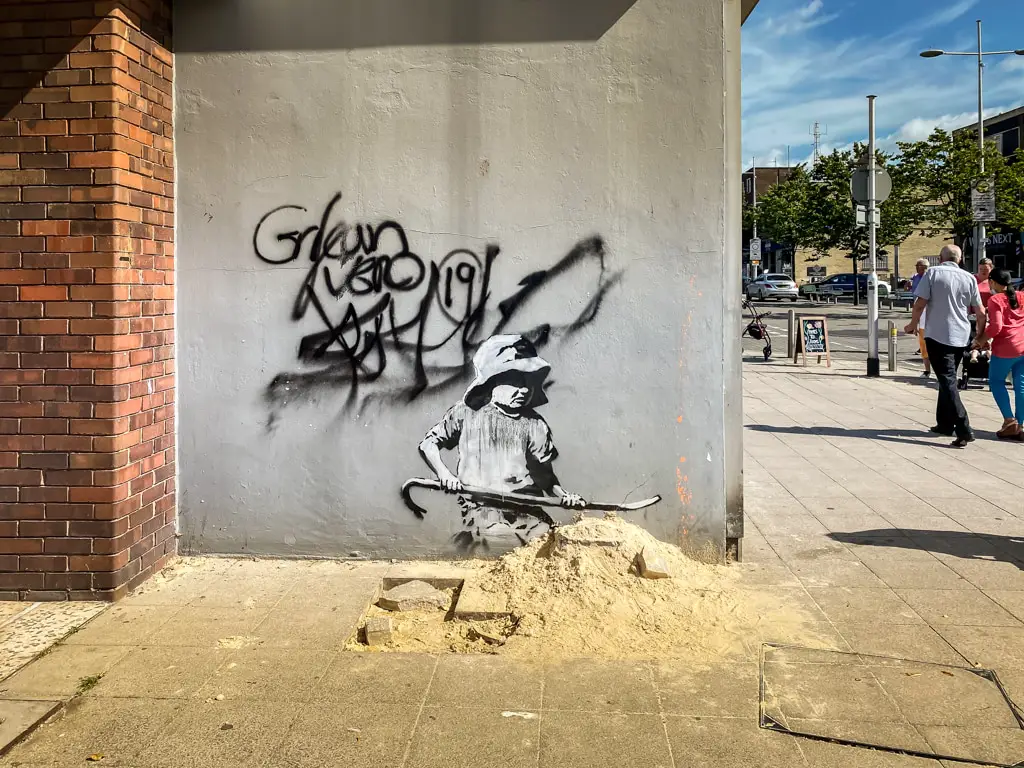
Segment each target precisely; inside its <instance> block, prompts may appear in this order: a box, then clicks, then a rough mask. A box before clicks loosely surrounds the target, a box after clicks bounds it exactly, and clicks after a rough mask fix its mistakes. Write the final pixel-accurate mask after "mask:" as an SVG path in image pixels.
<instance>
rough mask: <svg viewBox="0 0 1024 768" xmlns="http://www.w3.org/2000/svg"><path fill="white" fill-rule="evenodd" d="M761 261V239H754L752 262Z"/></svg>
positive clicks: (752, 242)
mask: <svg viewBox="0 0 1024 768" xmlns="http://www.w3.org/2000/svg"><path fill="white" fill-rule="evenodd" d="M755 259H756V260H758V261H760V260H761V238H759V237H752V238H750V260H751V261H754V260H755Z"/></svg>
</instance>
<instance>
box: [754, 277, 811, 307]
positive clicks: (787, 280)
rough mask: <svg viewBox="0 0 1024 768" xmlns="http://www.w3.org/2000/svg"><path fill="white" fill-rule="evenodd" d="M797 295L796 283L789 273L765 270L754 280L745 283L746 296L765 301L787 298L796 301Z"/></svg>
mask: <svg viewBox="0 0 1024 768" xmlns="http://www.w3.org/2000/svg"><path fill="white" fill-rule="evenodd" d="M798 297H799V294H798V292H797V287H796V283H794V282H793V278H791V277H790V276H789V275H783V274H779V273H775V272H765V273H764V274H763V275H761V276H760V277H759V278H757V279H756V280H754V281H752V282H750V283H748V284H747V298H748V299H758V300H760V301H765V300H766V299H778V300H779V301H782V300H783V299H789V300H790V301H796V300H797V298H798Z"/></svg>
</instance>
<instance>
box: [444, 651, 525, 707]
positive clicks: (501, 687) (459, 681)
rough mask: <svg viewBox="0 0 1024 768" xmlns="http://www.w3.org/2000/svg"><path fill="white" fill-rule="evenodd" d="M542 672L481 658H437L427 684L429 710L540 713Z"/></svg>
mask: <svg viewBox="0 0 1024 768" xmlns="http://www.w3.org/2000/svg"><path fill="white" fill-rule="evenodd" d="M543 682H544V668H543V667H542V666H541V665H540V664H530V663H523V662H521V661H517V660H515V659H506V658H503V657H500V656H487V655H480V654H471V655H459V654H448V655H443V656H441V657H439V659H438V662H437V670H436V672H435V673H434V679H433V681H432V682H431V684H430V692H429V693H428V694H427V699H426V705H427V706H428V707H444V706H449V707H474V708H478V709H494V710H533V711H539V710H540V708H541V705H542V698H543V697H542V687H543Z"/></svg>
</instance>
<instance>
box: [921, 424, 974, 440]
mask: <svg viewBox="0 0 1024 768" xmlns="http://www.w3.org/2000/svg"><path fill="white" fill-rule="evenodd" d="M928 431H929V432H931V433H933V434H936V435H942V436H943V437H952V436H953V430H952V429H948V430H947V429H940V428H939V427H937V426H935V427H928ZM971 439H972V440H973V439H974V438H971Z"/></svg>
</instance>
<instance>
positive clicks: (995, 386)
mask: <svg viewBox="0 0 1024 768" xmlns="http://www.w3.org/2000/svg"><path fill="white" fill-rule="evenodd" d="M1012 282H1013V277H1012V276H1011V275H1010V273H1009V272H1007V271H1006V270H1005V269H997V270H995V271H994V272H992V274H991V275H989V279H988V284H989V287H990V289H991V291H992V297H991V298H990V299H989V302H988V323H987V325H986V326H985V331H984V333H983V334H982V335H981V337H980V338H978V340H977V341H976V342H975V346H977V347H979V348H980V347H983V346H985V344H986V343H987V342H988V341H989V340H991V341H992V358H991V360H990V361H989V369H988V371H989V373H988V386H989V389H991V390H992V397H994V398H995V400H996V405H998V406H999V410H1000V412H1001V413H1002V414H1003V427H1002V429H1000V430H999V431H998V432H996V436H997V437H1000V438H1003V439H1011V440H1024V430H1022V429H1021V423H1022V422H1024V307H1022V306H1021V299H1020V296H1018V295H1017V292H1016V291H1015V290H1014V289H1013V286H1012ZM1008 375H1009V376H1010V377H1011V379H1012V381H1013V391H1014V397H1015V400H1016V406H1017V412H1016V414H1014V411H1013V409H1012V408H1011V407H1010V393H1009V392H1008V391H1007V390H1006V377H1007V376H1008Z"/></svg>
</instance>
